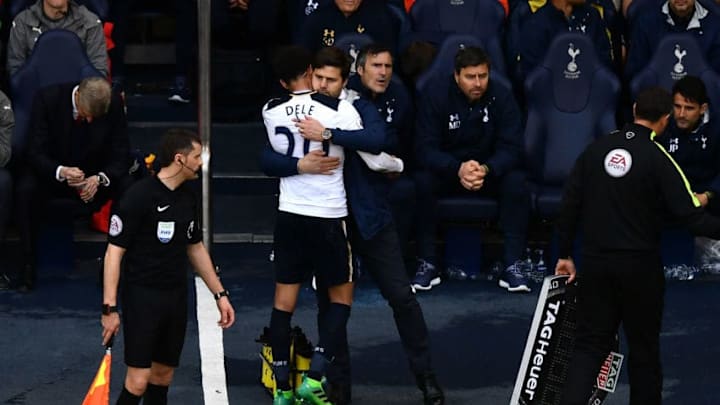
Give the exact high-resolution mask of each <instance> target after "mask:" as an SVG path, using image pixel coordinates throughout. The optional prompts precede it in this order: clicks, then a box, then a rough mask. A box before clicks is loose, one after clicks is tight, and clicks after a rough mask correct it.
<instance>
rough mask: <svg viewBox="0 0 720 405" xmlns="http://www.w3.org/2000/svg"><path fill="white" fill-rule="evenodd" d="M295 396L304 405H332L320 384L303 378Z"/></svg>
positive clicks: (311, 379)
mask: <svg viewBox="0 0 720 405" xmlns="http://www.w3.org/2000/svg"><path fill="white" fill-rule="evenodd" d="M297 396H298V398H299V399H300V400H302V401H303V402H302V403H303V404H306V405H332V402H330V400H329V399H328V397H327V395H326V394H325V388H324V387H323V385H322V382H320V381H318V380H315V379H313V378H310V377H308V376H307V375H304V376H303V379H302V384H300V387H298V389H297Z"/></svg>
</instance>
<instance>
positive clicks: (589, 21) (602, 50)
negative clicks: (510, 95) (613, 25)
mask: <svg viewBox="0 0 720 405" xmlns="http://www.w3.org/2000/svg"><path fill="white" fill-rule="evenodd" d="M605 30H606V25H605V22H604V21H603V20H602V18H600V14H599V13H598V11H597V10H596V9H595V8H594V7H593V6H590V5H587V4H581V5H577V6H574V7H573V11H572V13H571V14H570V18H569V19H568V18H566V17H565V14H564V13H563V12H562V11H560V10H558V9H557V8H555V6H553V5H552V3H550V2H548V3H546V4H545V5H544V6H542V7H540V8H539V9H538V10H537V11H536V12H535V13H534V14H532V15H531V16H529V17H528V18H527V20H526V21H525V24H524V26H523V27H522V30H521V33H520V41H519V44H520V67H521V69H522V72H521V75H522V77H523V78H525V77H527V75H528V74H530V72H531V71H532V70H533V69H534V68H535V67H537V66H538V65H540V64H541V63H542V61H543V58H544V57H545V52H546V51H547V48H548V46H549V45H550V43H551V42H552V40H553V38H555V37H556V36H557V35H558V34H560V33H563V32H578V33H581V34H585V35H587V36H588V37H589V38H590V39H591V40H592V43H593V45H595V51H596V52H597V55H598V59H599V60H600V61H601V62H603V63H604V64H605V66H607V67H608V68H612V57H611V54H610V40H609V39H608V36H607V33H606V31H605Z"/></svg>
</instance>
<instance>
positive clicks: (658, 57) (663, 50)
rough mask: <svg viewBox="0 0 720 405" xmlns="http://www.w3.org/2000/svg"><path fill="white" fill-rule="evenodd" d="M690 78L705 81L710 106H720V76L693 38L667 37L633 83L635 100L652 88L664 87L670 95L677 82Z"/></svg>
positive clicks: (687, 36)
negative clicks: (691, 76) (694, 77)
mask: <svg viewBox="0 0 720 405" xmlns="http://www.w3.org/2000/svg"><path fill="white" fill-rule="evenodd" d="M687 75H693V76H697V77H699V78H700V79H702V81H703V82H704V83H705V86H707V90H708V96H709V98H710V105H713V106H720V75H719V74H718V72H715V71H714V70H712V68H711V67H710V65H708V64H707V62H706V61H705V58H704V56H703V52H702V50H701V49H700V47H699V46H698V44H697V42H695V38H693V37H692V36H691V35H690V34H668V35H667V36H665V37H664V38H663V39H662V40H661V41H660V43H659V44H658V46H657V48H656V49H655V53H654V54H653V57H652V59H651V60H650V62H649V63H648V64H647V65H646V66H645V69H643V70H642V71H640V72H639V73H638V74H637V75H635V77H633V79H632V80H631V81H630V92H631V94H632V97H633V99H634V98H635V96H636V95H637V94H638V92H640V91H641V90H642V89H644V88H647V87H649V86H660V87H663V88H665V89H667V90H668V91H669V90H670V89H672V86H673V85H674V84H675V82H676V81H677V80H680V79H682V78H683V77H685V76H687ZM715 110H716V111H717V109H715Z"/></svg>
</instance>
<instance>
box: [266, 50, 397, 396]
mask: <svg viewBox="0 0 720 405" xmlns="http://www.w3.org/2000/svg"><path fill="white" fill-rule="evenodd" d="M311 61H312V59H311V55H310V54H309V52H307V51H306V50H305V49H303V48H299V47H287V48H283V49H281V50H280V51H279V52H278V53H277V56H276V58H275V60H274V61H273V67H274V69H275V73H276V75H277V76H278V78H279V79H280V83H281V85H282V86H283V87H284V88H286V89H287V90H288V91H289V94H288V95H287V96H284V97H281V98H276V99H273V100H270V101H269V102H268V103H267V104H266V105H265V106H264V107H263V120H264V123H265V127H266V129H267V131H268V139H269V142H270V145H271V146H272V148H273V149H274V150H275V151H277V152H280V153H283V154H285V155H287V156H292V157H296V158H302V157H304V156H305V155H307V154H309V153H315V154H320V155H327V156H330V157H337V158H338V167H337V168H335V169H334V170H328V171H327V172H326V173H325V174H312V173H304V174H303V173H302V171H300V173H301V174H298V175H295V176H289V177H283V178H281V179H280V198H279V207H278V211H279V212H278V217H277V222H276V226H275V233H274V242H275V260H274V262H275V281H276V284H275V299H274V307H273V310H272V314H271V317H270V345H271V347H272V352H273V371H274V374H275V381H276V384H277V385H276V387H277V389H276V392H275V398H274V402H273V403H274V404H279V405H290V404H294V403H295V397H294V393H293V391H292V389H291V387H290V383H289V377H290V368H289V357H290V320H291V318H292V313H293V311H294V310H295V306H296V303H297V297H298V293H299V290H300V285H301V282H303V281H305V280H307V279H309V277H310V276H311V275H313V274H315V275H318V276H319V277H322V278H323V280H326V281H327V283H326V284H327V285H328V294H329V296H330V302H331V304H330V308H329V310H328V311H327V312H326V313H325V314H324V318H323V319H322V323H323V328H319V341H318V345H317V346H316V348H315V354H314V355H313V358H312V362H311V366H310V370H309V372H308V373H307V375H305V376H304V378H303V383H302V385H301V386H300V387H299V388H298V390H297V393H298V396H299V397H300V398H302V399H304V400H306V401H308V402H310V403H313V404H324V403H329V402H328V400H327V396H326V395H325V392H324V389H323V387H322V384H321V382H320V381H321V379H322V377H323V375H324V372H325V367H326V365H327V363H328V362H329V361H330V360H331V359H332V358H333V351H334V348H335V342H336V341H337V340H338V339H337V335H338V333H340V332H342V331H344V329H345V326H346V323H347V320H348V318H349V316H350V306H351V304H352V295H353V289H352V281H353V278H354V274H353V268H352V266H351V264H350V263H351V260H350V251H349V247H348V243H347V238H346V234H345V223H344V219H345V217H346V216H347V214H348V211H347V200H346V194H345V185H344V183H343V172H342V162H343V160H344V152H343V149H342V147H339V146H337V145H333V144H332V143H331V142H330V138H331V137H332V132H331V131H330V130H328V131H327V133H326V134H324V136H323V139H324V140H323V141H322V142H316V141H309V140H305V139H304V138H303V137H302V136H301V135H300V133H299V132H298V128H297V127H296V125H295V123H296V121H298V120H300V119H302V118H305V117H307V116H310V117H314V118H315V119H317V120H318V121H320V122H322V123H323V125H324V126H325V127H326V128H338V129H348V130H352V129H360V128H362V122H361V119H360V116H359V114H358V113H357V111H356V110H355V109H354V108H353V106H352V105H351V104H350V103H349V102H347V101H344V100H338V99H336V98H332V97H328V96H325V95H322V94H318V93H315V92H313V91H312V87H311V74H312V68H311ZM314 151H323V152H324V153H323V152H314ZM385 157H387V156H385Z"/></svg>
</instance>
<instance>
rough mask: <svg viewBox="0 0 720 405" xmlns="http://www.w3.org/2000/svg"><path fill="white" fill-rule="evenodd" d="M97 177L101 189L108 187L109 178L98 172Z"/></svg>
mask: <svg viewBox="0 0 720 405" xmlns="http://www.w3.org/2000/svg"><path fill="white" fill-rule="evenodd" d="M98 177H100V185H101V186H103V187H110V178H109V177H108V176H107V174H105V173H103V172H98Z"/></svg>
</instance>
